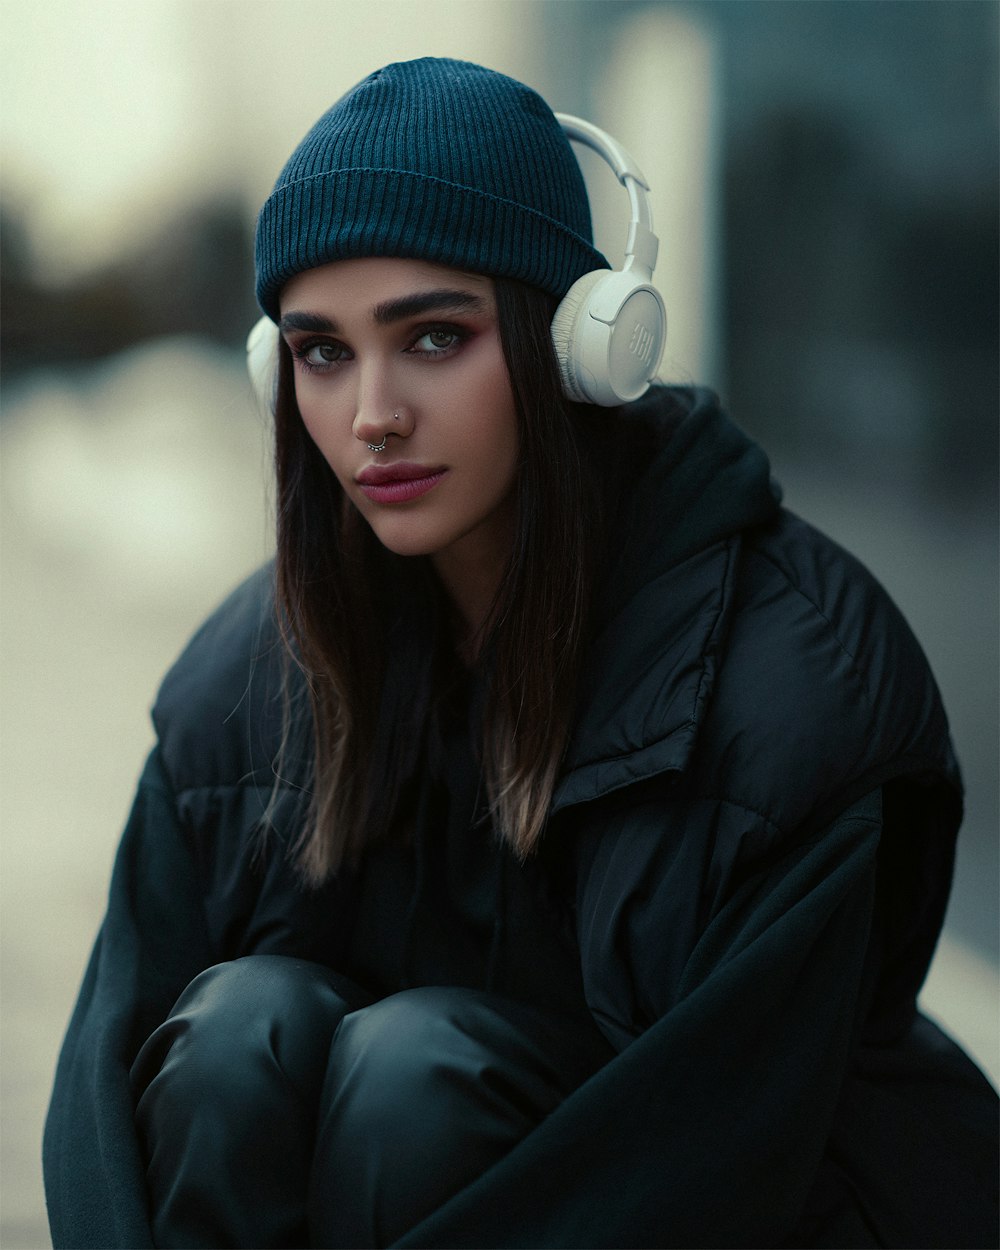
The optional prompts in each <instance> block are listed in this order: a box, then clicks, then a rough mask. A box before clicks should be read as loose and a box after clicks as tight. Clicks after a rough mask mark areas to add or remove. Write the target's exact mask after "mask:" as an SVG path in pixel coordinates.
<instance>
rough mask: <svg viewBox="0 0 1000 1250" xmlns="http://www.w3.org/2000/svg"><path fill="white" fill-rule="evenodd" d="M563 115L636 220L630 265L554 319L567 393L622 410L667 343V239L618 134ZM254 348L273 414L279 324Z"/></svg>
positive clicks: (569, 298) (250, 350)
mask: <svg viewBox="0 0 1000 1250" xmlns="http://www.w3.org/2000/svg"><path fill="white" fill-rule="evenodd" d="M555 116H556V119H557V120H558V122H559V125H560V126H561V127H562V129H563V131H564V133H565V134H566V135H567V137H568V138H570V139H574V140H576V141H577V142H578V143H582V144H585V145H586V146H587V147H589V148H591V149H592V150H593V151H595V152H596V153H597V154H598V155H599V156H601V157H602V158H603V159H604V160H605V161H606V162H607V163H608V165H610V166H611V168H612V169H613V170H614V172H615V175H616V176H617V178H618V180H619V182H621V184H622V185H623V186H624V187H625V189H626V191H627V192H628V197H629V207H630V210H631V211H630V217H631V220H630V222H629V230H628V238H627V240H626V244H625V261H624V264H623V265H622V268H621V269H596V270H593V271H591V272H590V273H585V274H584V275H583V276H582V277H581V278H578V279H577V281H576V282H574V283H573V285H572V286H571V287H570V289H569V290H568V291H567V292H566V295H565V296H564V297H563V299H562V301H561V302H560V304H559V307H558V308H557V309H556V312H555V316H554V317H553V319H552V342H553V346H554V347H555V352H556V358H557V360H558V362H559V371H560V376H561V378H562V386H563V391H564V393H565V394H566V396H567V397H568V398H569V399H572V400H575V401H577V402H579V403H588V404H597V405H600V406H602V407H614V406H616V405H618V404H622V403H627V402H629V401H630V400H633V399H638V398H639V396H640V395H642V394H644V393H645V391H646V390H647V388H648V387H649V384H650V382H651V381H652V379H653V377H654V376H655V374H656V371H657V369H658V368H659V364H660V360H661V358H662V356H663V349H664V346H665V344H666V331H667V318H666V311H665V309H664V306H663V299H662V297H661V296H660V293H659V292H658V291H657V290H656V288H655V287H654V286H653V285H652V277H653V269H654V267H655V265H656V254H657V250H658V247H659V242H658V240H657V237H656V235H655V234H654V233H653V224H652V214H651V212H650V208H649V200H648V198H647V194H646V193H647V191H648V189H649V186H648V183H647V182H646V179H645V178H644V177H643V175H642V173H641V172H640V170H639V168H638V166H637V165H636V163H635V161H634V160H633V159H632V157H631V156H630V155H629V153H628V152H626V150H625V149H624V148H623V147H622V146H621V144H620V143H618V141H617V140H616V139H613V138H612V137H611V136H610V135H609V134H607V133H606V132H605V131H603V130H601V129H599V128H598V127H597V126H594V125H592V124H591V123H590V122H587V121H584V120H583V119H582V118H579V117H571V116H570V115H569V114H566V113H557V114H556V115H555ZM246 348H247V368H248V370H249V373H250V380H251V382H252V383H253V387H254V391H255V393H256V395H257V398H258V401H259V402H260V403H261V405H262V407H263V408H265V409H266V410H267V411H268V412H270V411H271V409H272V407H273V403H274V394H275V384H276V378H277V359H278V355H277V353H278V329H277V327H276V326H275V324H274V322H273V321H271V320H270V318H268V317H262V318H261V319H260V321H258V322H257V324H256V325H255V326H254V327H253V329H252V330H251V331H250V334H249V336H248V338H247V344H246Z"/></svg>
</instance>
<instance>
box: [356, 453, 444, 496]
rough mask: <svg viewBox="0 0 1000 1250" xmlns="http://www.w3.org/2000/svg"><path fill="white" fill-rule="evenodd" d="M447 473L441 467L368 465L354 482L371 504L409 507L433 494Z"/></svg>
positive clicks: (402, 463)
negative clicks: (422, 496)
mask: <svg viewBox="0 0 1000 1250" xmlns="http://www.w3.org/2000/svg"><path fill="white" fill-rule="evenodd" d="M447 472H448V470H447V468H446V467H445V466H443V465H442V466H440V467H438V468H434V467H432V466H430V465H426V464H412V463H410V462H409V461H406V460H404V461H400V463H399V464H372V465H369V466H368V467H367V468H365V469H362V470H361V472H360V473H359V474H358V476H357V478H356V479H355V480H356V481H357V483H358V485H359V486H360V487H361V489H362V491H364V493H365V495H366V496H367V498H369V499H370V500H372V502H373V503H409V502H410V500H411V499H419V498H420V496H421V495H426V494H427V492H428V491H429V490H433V489H434V487H435V486H437V484H438V482H440V481H441V479H442V478H443V477H444V475H445V474H446V473H447Z"/></svg>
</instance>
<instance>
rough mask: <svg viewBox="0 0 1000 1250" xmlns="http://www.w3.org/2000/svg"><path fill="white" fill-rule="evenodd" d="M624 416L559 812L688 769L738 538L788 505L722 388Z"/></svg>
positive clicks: (665, 398) (658, 396) (674, 396)
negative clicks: (726, 404) (726, 406)
mask: <svg viewBox="0 0 1000 1250" xmlns="http://www.w3.org/2000/svg"><path fill="white" fill-rule="evenodd" d="M618 419H619V427H618V428H619V431H620V432H619V434H618V447H619V449H620V460H619V463H618V464H617V465H616V466H615V469H614V471H613V473H612V477H613V479H614V481H613V486H612V488H611V489H612V490H613V491H614V492H615V493H616V494H617V503H616V505H615V507H614V510H613V513H612V516H613V520H612V524H611V527H610V528H611V534H610V546H609V551H608V558H607V571H606V574H605V578H604V582H603V584H602V586H601V587H600V589H599V592H598V602H597V604H596V611H595V633H594V639H593V643H592V645H591V648H590V653H589V655H588V658H587V661H586V664H585V668H584V678H583V681H582V684H581V691H580V700H579V705H578V717H577V724H576V730H575V733H574V735H573V738H572V740H571V742H570V746H569V750H568V752H567V756H566V763H565V768H564V775H563V778H562V781H561V783H560V785H559V787H558V789H557V792H556V796H555V804H554V808H555V810H559V809H560V808H562V807H565V806H567V805H568V804H570V803H575V802H581V801H586V800H587V799H591V798H596V797H598V796H599V795H601V794H604V793H607V792H608V791H610V790H614V789H618V788H619V787H621V786H625V785H629V784H631V783H633V782H636V781H640V780H644V779H646V778H648V777H651V776H654V775H656V774H659V773H663V772H667V771H671V770H680V769H682V768H683V767H684V765H685V763H686V761H687V759H688V756H689V753H690V750H691V748H692V747H693V744H694V740H695V731H696V729H697V724H698V720H699V715H700V711H701V710H702V709H703V708H704V706H705V704H706V702H707V700H708V698H709V695H710V693H711V687H712V683H713V680H714V675H715V672H716V667H717V662H718V658H719V652H720V648H721V645H722V643H723V641H724V638H725V627H726V623H727V618H728V608H729V606H730V603H731V598H732V588H733V580H734V570H735V565H736V554H737V551H738V546H739V537H740V535H741V534H743V533H745V532H746V531H747V530H748V529H751V528H753V527H756V526H759V525H763V524H765V523H766V522H768V521H769V520H771V519H772V518H773V517H775V516H776V514H777V513H778V511H779V509H780V500H781V492H780V489H779V487H778V485H777V483H776V482H775V481H774V479H773V478H772V476H771V470H770V464H769V462H768V459H767V456H766V455H765V454H764V452H763V451H762V450H761V449H760V448H759V447H758V446H757V445H756V444H755V443H753V442H751V441H750V439H749V438H747V436H746V435H745V434H744V433H743V432H742V431H741V430H740V429H739V428H738V427H737V426H736V425H735V424H734V423H733V422H732V421H731V420H730V419H729V417H728V416H727V415H726V414H725V412H724V411H723V409H722V408H721V406H720V404H719V401H718V399H717V397H716V396H715V395H714V394H713V393H712V392H711V391H709V390H705V389H701V388H692V389H681V390H678V389H673V388H671V389H669V390H668V389H666V388H662V387H658V388H654V389H653V390H651V391H650V392H649V393H648V394H647V395H646V396H645V397H644V398H643V399H641V400H639V401H638V402H636V403H634V404H630V405H629V406H628V407H626V408H623V409H622V410H621V412H620V414H619V418H618ZM682 587H683V590H682ZM692 607H694V609H695V610H694V611H692Z"/></svg>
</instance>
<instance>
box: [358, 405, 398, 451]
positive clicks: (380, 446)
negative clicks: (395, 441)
mask: <svg viewBox="0 0 1000 1250" xmlns="http://www.w3.org/2000/svg"><path fill="white" fill-rule="evenodd" d="M392 419H393V421H398V420H399V413H398V412H394V413H393V414H392ZM388 437H389V436H388V434H383V435H382V441H381V443H365V446H366V447H367V448H368V450H369V451H374V452H375V453H376V454H377V453H378V452H380V451H385V440H386V439H387V438H388Z"/></svg>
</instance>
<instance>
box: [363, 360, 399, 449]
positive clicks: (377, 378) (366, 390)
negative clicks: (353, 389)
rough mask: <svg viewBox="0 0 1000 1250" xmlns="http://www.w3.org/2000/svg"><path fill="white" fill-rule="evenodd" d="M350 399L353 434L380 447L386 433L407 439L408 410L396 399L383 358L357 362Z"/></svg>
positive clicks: (385, 437) (391, 375)
mask: <svg viewBox="0 0 1000 1250" xmlns="http://www.w3.org/2000/svg"><path fill="white" fill-rule="evenodd" d="M356 376H357V384H358V389H357V394H356V395H355V398H354V425H353V427H352V428H353V432H354V437H355V438H356V439H358V440H359V441H360V442H362V443H367V444H368V446H369V447H371V448H376V447H378V448H379V449H380V450H381V448H382V447H383V446H384V445H385V444H384V440H386V439H388V438H389V436H390V435H394V436H396V437H398V438H407V437H409V435H410V434H411V433H412V430H413V414H412V411H411V409H410V408H409V407H408V406H407V405H405V404H401V403H400V402H399V400H400V398H401V397H400V395H399V393H398V390H397V388H396V386H395V385H394V384H393V374H392V370H391V368H389V367H388V366H387V364H386V362H384V361H364V362H361V363H360V365H359V368H358V372H357V375H356Z"/></svg>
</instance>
